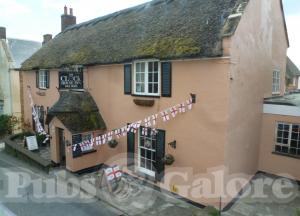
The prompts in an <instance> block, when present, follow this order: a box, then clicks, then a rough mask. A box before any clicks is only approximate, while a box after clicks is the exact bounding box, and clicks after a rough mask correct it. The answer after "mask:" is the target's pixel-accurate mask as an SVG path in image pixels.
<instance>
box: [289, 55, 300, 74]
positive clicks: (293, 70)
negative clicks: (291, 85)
mask: <svg viewBox="0 0 300 216" xmlns="http://www.w3.org/2000/svg"><path fill="white" fill-rule="evenodd" d="M296 76H300V70H299V68H298V67H297V66H296V65H295V64H294V62H293V61H292V60H291V59H290V58H289V57H288V58H287V64H286V77H287V78H288V79H292V78H294V77H296Z"/></svg>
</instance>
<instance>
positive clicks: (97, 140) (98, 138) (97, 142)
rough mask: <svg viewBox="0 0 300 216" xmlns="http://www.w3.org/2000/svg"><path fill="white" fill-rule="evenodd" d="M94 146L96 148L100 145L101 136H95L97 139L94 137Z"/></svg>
mask: <svg viewBox="0 0 300 216" xmlns="http://www.w3.org/2000/svg"><path fill="white" fill-rule="evenodd" d="M96 145H97V146H99V145H102V139H101V136H97V137H96Z"/></svg>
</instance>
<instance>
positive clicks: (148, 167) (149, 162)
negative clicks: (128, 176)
mask: <svg viewBox="0 0 300 216" xmlns="http://www.w3.org/2000/svg"><path fill="white" fill-rule="evenodd" d="M145 130H147V133H145V132H143V131H145ZM156 145H157V136H156V134H154V133H151V129H143V128H141V129H140V131H139V142H138V148H139V154H138V156H139V158H138V169H139V171H140V172H142V173H144V174H147V175H149V176H153V177H154V176H155V170H156V169H155V162H156Z"/></svg>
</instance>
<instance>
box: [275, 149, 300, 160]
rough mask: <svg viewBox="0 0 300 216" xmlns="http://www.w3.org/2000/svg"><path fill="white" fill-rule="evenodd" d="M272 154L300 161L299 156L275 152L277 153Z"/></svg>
mask: <svg viewBox="0 0 300 216" xmlns="http://www.w3.org/2000/svg"><path fill="white" fill-rule="evenodd" d="M272 154H274V155H279V156H284V157H289V158H294V159H300V156H298V155H292V154H286V153H281V152H275V151H273V152H272Z"/></svg>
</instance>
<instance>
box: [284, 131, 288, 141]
mask: <svg viewBox="0 0 300 216" xmlns="http://www.w3.org/2000/svg"><path fill="white" fill-rule="evenodd" d="M283 138H285V139H288V138H289V132H288V131H285V132H284V133H283Z"/></svg>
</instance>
